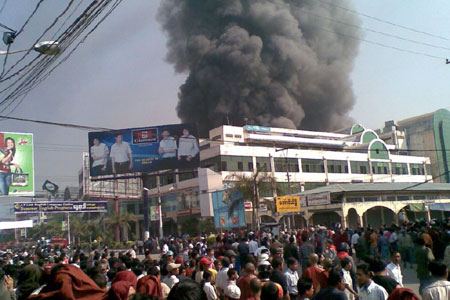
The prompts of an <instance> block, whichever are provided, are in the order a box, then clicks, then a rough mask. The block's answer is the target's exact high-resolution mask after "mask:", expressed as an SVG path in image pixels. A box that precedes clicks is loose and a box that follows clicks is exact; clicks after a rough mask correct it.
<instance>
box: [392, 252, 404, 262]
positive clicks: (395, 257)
mask: <svg viewBox="0 0 450 300" xmlns="http://www.w3.org/2000/svg"><path fill="white" fill-rule="evenodd" d="M401 259H402V256H401V255H400V252H398V251H394V252H392V254H391V261H392V263H393V264H395V265H398V264H399V263H400V260H401Z"/></svg>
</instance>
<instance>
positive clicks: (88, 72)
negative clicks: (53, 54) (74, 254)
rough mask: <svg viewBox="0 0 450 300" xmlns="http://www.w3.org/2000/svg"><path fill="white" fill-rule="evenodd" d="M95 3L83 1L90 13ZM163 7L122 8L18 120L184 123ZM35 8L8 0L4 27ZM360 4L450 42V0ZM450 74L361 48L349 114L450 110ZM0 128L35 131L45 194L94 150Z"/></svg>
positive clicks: (41, 22)
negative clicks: (160, 15) (168, 57)
mask: <svg viewBox="0 0 450 300" xmlns="http://www.w3.org/2000/svg"><path fill="white" fill-rule="evenodd" d="M3 1H5V0H0V3H3ZM311 1H312V0H311ZM321 1H329V0H321ZM68 2H69V1H68V0H46V1H44V2H43V5H42V8H41V9H40V10H39V13H38V14H37V16H36V18H35V19H34V21H33V22H32V23H31V24H30V26H29V27H27V28H26V29H25V31H24V33H23V35H22V36H21V37H20V39H19V38H18V40H17V42H16V43H14V45H13V47H12V49H13V50H19V49H22V48H23V47H25V48H26V47H27V45H29V44H30V43H31V44H32V41H33V39H35V38H36V33H38V32H39V31H42V29H43V28H44V27H45V26H48V24H50V22H51V20H52V18H54V17H55V16H56V15H57V14H58V12H60V11H61V10H62V8H63V6H64V4H66V3H68ZM75 2H76V3H78V2H79V1H75ZM88 2H90V1H86V0H85V1H84V2H83V5H82V6H86V4H87V3H88ZM159 2H160V1H157V0H127V1H123V3H122V4H121V5H120V6H119V7H118V9H117V10H116V11H115V12H114V13H113V14H111V15H110V17H109V18H108V19H107V20H106V21H105V22H104V23H103V24H102V25H101V26H100V27H99V28H98V30H97V31H95V33H94V34H92V35H91V37H90V38H89V39H88V40H87V41H86V42H85V43H84V44H83V45H82V46H81V47H80V48H79V49H78V51H77V52H76V53H75V54H74V55H73V56H72V57H71V58H70V59H69V60H68V61H67V62H66V63H64V64H63V65H62V66H61V67H60V68H59V69H57V70H56V71H55V72H54V73H53V74H52V76H51V77H49V78H48V79H47V80H46V81H45V82H44V83H42V84H41V85H40V86H39V87H38V88H36V89H35V90H33V91H32V92H31V93H29V94H28V96H27V97H26V99H25V101H24V102H23V103H22V105H21V106H20V107H19V108H18V109H17V110H16V111H15V112H14V113H13V114H12V115H13V116H18V117H25V118H32V119H39V120H48V121H55V122H67V123H76V124H83V125H92V126H99V127H106V128H129V127H138V126H147V125H158V124H165V123H176V122H178V121H179V120H178V117H177V115H176V112H175V107H176V104H177V100H178V99H177V93H178V87H179V86H180V85H181V84H182V83H183V81H184V79H185V76H186V75H179V74H176V73H175V72H174V70H173V67H172V66H171V65H169V64H167V63H166V62H165V60H164V56H165V54H166V47H165V42H166V38H165V35H164V33H163V32H162V31H161V28H160V25H159V24H158V23H157V21H156V14H157V8H158V6H159ZM330 2H332V1H330ZM35 3H37V0H14V1H8V2H7V3H6V6H5V8H4V10H3V12H2V13H1V14H0V23H4V24H6V25H8V26H10V27H13V28H18V27H19V26H20V25H21V24H23V22H24V20H25V18H26V17H27V16H28V15H29V14H30V12H31V10H32V9H33V7H34V5H35ZM334 3H335V2H334ZM354 3H355V9H356V10H357V11H358V12H359V13H362V14H367V15H370V16H373V17H377V18H380V19H384V20H388V21H390V22H393V23H396V24H400V25H403V26H407V27H411V28H414V29H417V30H420V31H425V32H429V33H433V34H436V35H440V36H443V37H446V38H448V39H450V18H448V12H449V11H450V2H448V1H444V0H441V1H436V0H435V1H425V0H422V1H418V0H410V1H407V3H406V2H405V1H392V0H378V1H354ZM359 17H360V19H361V21H362V24H363V25H362V26H363V27H365V28H369V29H371V30H375V31H382V32H385V33H389V34H391V35H398V36H401V37H403V38H406V39H413V40H416V41H419V42H421V43H430V44H434V45H438V46H441V47H448V48H450V40H444V39H437V38H431V37H429V36H426V35H423V34H418V33H414V32H412V31H408V30H404V29H400V28H398V27H395V26H391V25H387V24H384V23H381V22H377V21H374V20H372V19H369V18H365V17H363V16H359ZM49 18H51V19H49ZM343 38H344V37H343ZM363 38H364V39H366V40H370V41H373V42H378V43H383V44H386V45H389V46H392V47H398V48H402V49H407V50H411V51H416V52H422V53H426V54H431V55H435V56H442V57H449V58H450V51H449V50H443V49H436V48H432V47H427V46H424V45H418V44H414V43H410V42H406V41H401V40H398V39H394V38H390V37H387V36H383V35H380V34H376V33H372V32H364V37H363ZM21 47H22V48H21ZM1 50H4V46H3V47H2V49H1ZM10 58H11V56H10ZM449 74H450V65H446V64H445V61H444V60H437V59H433V58H429V57H425V56H421V55H414V54H410V53H406V52H400V51H396V50H393V49H386V48H383V47H380V46H376V45H372V44H369V43H366V42H361V45H360V51H359V55H358V57H357V58H356V61H355V69H354V71H353V73H352V81H353V88H354V92H355V95H356V105H355V107H354V109H353V111H352V112H351V116H352V117H353V118H354V119H355V120H356V121H357V122H360V123H362V124H364V125H365V126H367V127H371V128H378V127H380V126H382V124H383V123H384V121H386V120H391V119H395V120H401V119H403V118H407V117H410V116H415V115H419V114H423V113H426V112H430V111H434V110H437V109H439V108H443V107H449V106H450V101H449V99H450V97H449V96H450V89H449V86H448V78H449ZM0 130H1V131H13V132H32V133H34V135H35V145H36V153H35V162H36V165H35V173H36V176H37V178H36V187H37V189H39V190H40V187H41V186H42V183H43V181H44V180H45V179H50V180H52V181H54V182H56V183H57V184H59V185H60V187H62V188H64V186H66V185H68V184H72V185H77V172H78V170H79V169H80V167H81V153H82V151H83V150H87V149H88V147H87V131H81V130H74V129H66V128H61V127H52V126H44V125H36V124H32V123H23V122H16V121H0ZM0 209H1V207H0Z"/></svg>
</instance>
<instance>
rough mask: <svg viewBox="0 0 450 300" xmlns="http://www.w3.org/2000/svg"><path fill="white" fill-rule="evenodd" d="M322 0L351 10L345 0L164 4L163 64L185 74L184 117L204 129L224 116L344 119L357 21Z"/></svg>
mask: <svg viewBox="0 0 450 300" xmlns="http://www.w3.org/2000/svg"><path fill="white" fill-rule="evenodd" d="M325 1H330V3H333V4H337V5H339V6H343V7H351V3H349V1H348V0H332V2H331V0H323V1H322V0H163V1H162V3H161V7H160V10H159V17H158V18H159V21H160V22H161V24H162V26H163V29H164V30H165V31H166V32H167V33H168V42H167V46H168V54H167V60H168V61H169V62H170V63H173V64H174V66H175V70H176V71H177V72H187V73H188V77H187V79H186V82H185V83H184V84H183V85H182V86H181V87H180V92H179V103H178V107H177V111H178V116H179V117H180V118H181V120H182V121H183V122H189V123H196V124H197V125H198V126H199V130H200V132H201V133H202V134H205V133H207V131H208V130H209V129H211V128H213V127H215V126H218V125H222V124H227V123H228V122H230V123H231V124H233V125H242V124H244V123H245V122H247V123H248V124H258V125H267V126H275V127H286V128H303V129H312V130H334V129H338V128H342V127H345V126H347V125H349V123H350V122H351V119H350V117H349V116H348V112H349V111H350V110H351V109H352V107H353V105H354V103H355V99H354V94H353V91H352V83H351V81H350V73H351V71H352V69H353V63H354V58H355V57H356V55H357V51H358V45H359V42H358V40H357V39H352V38H350V37H349V36H353V37H356V38H358V37H359V36H360V31H359V29H358V28H357V26H358V25H359V20H358V18H356V16H355V15H353V14H351V13H349V12H348V11H345V10H342V9H340V8H338V7H336V6H334V5H329V4H327V2H325ZM336 21H339V22H336ZM343 23H347V24H352V25H354V26H347V25H344V24H343ZM355 26H356V27H355Z"/></svg>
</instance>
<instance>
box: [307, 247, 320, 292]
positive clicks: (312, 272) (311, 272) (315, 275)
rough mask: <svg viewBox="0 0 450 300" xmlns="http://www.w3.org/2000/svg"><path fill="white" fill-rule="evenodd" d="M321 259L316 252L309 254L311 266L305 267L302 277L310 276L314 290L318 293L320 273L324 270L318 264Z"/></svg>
mask: <svg viewBox="0 0 450 300" xmlns="http://www.w3.org/2000/svg"><path fill="white" fill-rule="evenodd" d="M318 261H319V256H318V255H317V254H315V253H313V254H311V255H310V256H309V267H307V268H306V269H304V271H303V273H302V278H309V279H311V280H312V282H313V287H314V291H315V292H316V293H317V292H319V291H320V289H321V287H320V282H319V278H320V276H321V275H320V274H321V273H322V272H323V271H324V270H323V269H320V268H319V267H318V266H317V262H318Z"/></svg>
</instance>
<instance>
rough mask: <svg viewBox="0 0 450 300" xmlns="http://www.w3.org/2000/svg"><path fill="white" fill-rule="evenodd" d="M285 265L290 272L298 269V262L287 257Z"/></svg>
mask: <svg viewBox="0 0 450 300" xmlns="http://www.w3.org/2000/svg"><path fill="white" fill-rule="evenodd" d="M286 263H287V266H288V268H289V269H290V270H291V271H296V270H297V269H298V260H296V259H295V258H293V257H289V258H288V260H287V262H286Z"/></svg>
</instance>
